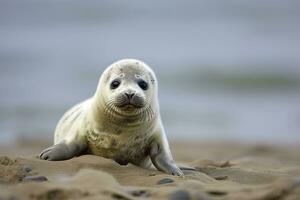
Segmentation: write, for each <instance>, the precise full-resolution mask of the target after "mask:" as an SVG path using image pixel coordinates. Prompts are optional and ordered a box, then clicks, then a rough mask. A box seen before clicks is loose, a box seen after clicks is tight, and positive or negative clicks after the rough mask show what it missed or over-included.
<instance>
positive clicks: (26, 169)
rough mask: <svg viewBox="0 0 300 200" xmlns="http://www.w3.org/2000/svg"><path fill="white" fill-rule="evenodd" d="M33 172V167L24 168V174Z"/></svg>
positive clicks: (26, 166) (25, 166)
mask: <svg viewBox="0 0 300 200" xmlns="http://www.w3.org/2000/svg"><path fill="white" fill-rule="evenodd" d="M31 170H32V167H31V166H29V165H24V166H23V171H24V172H26V173H28V172H31Z"/></svg>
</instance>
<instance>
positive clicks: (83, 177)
mask: <svg viewBox="0 0 300 200" xmlns="http://www.w3.org/2000/svg"><path fill="white" fill-rule="evenodd" d="M47 145H49V143H48V144H47V143H44V142H41V141H33V142H31V141H30V140H27V141H21V142H20V143H19V144H16V145H10V146H0V152H1V153H0V200H18V199H37V200H50V199H51V200H52V199H53V200H54V199H115V200H127V199H128V200H129V199H133V200H134V199H172V200H179V199H182V200H186V199H198V200H209V199H218V200H227V199H228V200H232V199H233V200H235V199H237V200H244V199H245V200H250V199H251V200H252V199H254V200H263V199H267V200H281V199H284V200H293V199H300V154H299V152H300V147H297V146H291V145H290V146H276V145H245V144H237V143H229V142H223V143H213V142H199V143H195V142H194V143H191V142H184V143H183V142H182V143H174V142H172V143H171V147H172V151H173V154H174V157H175V160H176V162H177V163H178V164H179V165H180V166H182V167H194V168H195V169H196V170H184V174H185V177H183V178H181V177H174V176H170V175H167V174H164V173H162V172H159V171H157V170H155V169H153V170H146V169H142V168H139V167H136V166H134V165H127V166H121V165H119V164H117V163H115V162H114V161H112V160H109V159H105V158H101V157H98V156H93V155H83V156H79V157H76V158H73V159H71V160H66V161H56V162H51V161H43V160H39V159H37V158H36V156H37V154H38V153H39V152H40V151H41V150H42V149H43V148H44V147H46V146H47Z"/></svg>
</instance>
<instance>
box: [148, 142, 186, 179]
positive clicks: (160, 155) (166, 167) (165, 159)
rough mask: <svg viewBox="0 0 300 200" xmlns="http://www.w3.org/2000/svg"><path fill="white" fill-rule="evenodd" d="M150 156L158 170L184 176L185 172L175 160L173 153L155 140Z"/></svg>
mask: <svg viewBox="0 0 300 200" xmlns="http://www.w3.org/2000/svg"><path fill="white" fill-rule="evenodd" d="M150 157H151V160H152V163H153V164H154V166H155V167H156V168H157V169H158V170H160V171H163V172H165V173H167V174H171V175H175V176H184V174H183V172H182V171H181V170H180V169H179V168H178V167H177V165H176V163H175V162H174V160H173V158H172V155H171V153H169V152H168V151H166V149H165V148H163V147H162V146H160V145H159V144H158V143H157V142H155V141H154V142H153V143H152V144H151V149H150Z"/></svg>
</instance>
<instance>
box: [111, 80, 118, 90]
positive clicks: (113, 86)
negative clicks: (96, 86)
mask: <svg viewBox="0 0 300 200" xmlns="http://www.w3.org/2000/svg"><path fill="white" fill-rule="evenodd" d="M120 84H121V81H119V80H114V81H113V82H111V84H110V88H111V89H116V88H117V87H119V85H120Z"/></svg>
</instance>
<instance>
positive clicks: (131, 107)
mask: <svg viewBox="0 0 300 200" xmlns="http://www.w3.org/2000/svg"><path fill="white" fill-rule="evenodd" d="M117 107H118V108H120V109H122V110H125V111H133V110H137V109H140V108H143V107H144V106H142V105H138V104H135V103H132V102H130V101H129V102H126V103H123V104H122V105H117Z"/></svg>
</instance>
